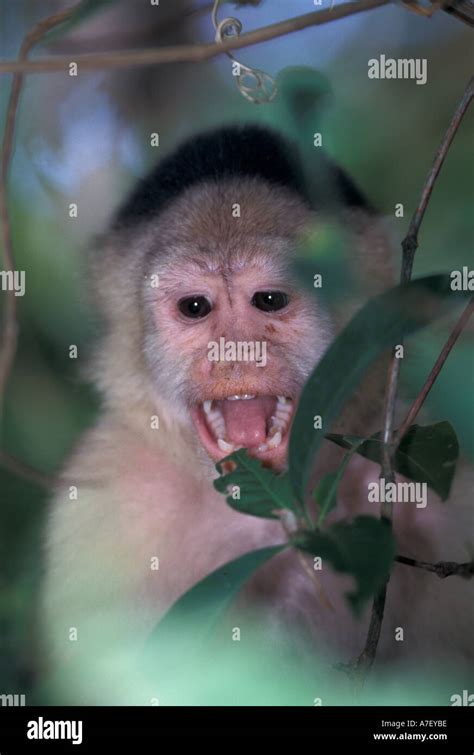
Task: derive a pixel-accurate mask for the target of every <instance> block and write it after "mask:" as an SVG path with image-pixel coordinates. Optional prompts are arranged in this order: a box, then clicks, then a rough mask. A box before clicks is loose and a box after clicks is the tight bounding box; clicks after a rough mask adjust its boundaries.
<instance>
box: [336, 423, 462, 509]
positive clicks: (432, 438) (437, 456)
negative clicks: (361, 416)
mask: <svg viewBox="0 0 474 755" xmlns="http://www.w3.org/2000/svg"><path fill="white" fill-rule="evenodd" d="M326 437H327V438H328V439H329V440H332V441H333V442H334V443H336V444H337V445H338V446H341V447H342V448H347V449H352V450H353V451H356V452H357V453H359V454H361V456H364V457H365V458H366V459H370V460H371V461H374V462H375V463H376V464H380V463H381V461H382V448H383V443H382V441H381V439H380V433H377V434H376V435H373V436H372V437H371V438H369V439H367V440H365V441H364V440H363V438H355V437H354V436H353V435H337V434H334V433H329V434H328V435H327V436H326ZM458 457H459V443H458V439H457V437H456V433H455V431H454V428H453V426H452V425H451V424H450V423H449V422H437V423H436V424H434V425H427V426H425V427H422V426H421V425H412V426H411V427H410V428H409V430H408V431H407V433H406V434H405V435H404V437H403V438H402V440H401V443H400V445H399V447H398V449H397V452H396V454H395V458H394V466H395V470H396V471H397V472H398V473H399V474H401V475H404V477H408V479H410V480H414V481H415V482H426V483H427V485H428V486H429V487H430V488H431V489H432V490H434V491H435V493H437V494H438V495H439V497H440V498H441V500H442V501H445V500H446V499H447V498H448V497H449V492H450V490H451V484H452V481H453V478H454V472H455V471H456V461H457V459H458Z"/></svg>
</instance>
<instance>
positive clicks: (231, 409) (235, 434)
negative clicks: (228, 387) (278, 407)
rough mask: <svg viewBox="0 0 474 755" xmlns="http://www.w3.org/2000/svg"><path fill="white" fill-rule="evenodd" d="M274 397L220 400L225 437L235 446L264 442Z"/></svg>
mask: <svg viewBox="0 0 474 755" xmlns="http://www.w3.org/2000/svg"><path fill="white" fill-rule="evenodd" d="M275 401H276V400H275V398H274V397H272V396H258V397H257V398H253V399H249V400H247V401H229V400H228V399H226V400H225V401H220V402H219V404H220V409H221V412H222V414H223V417H224V421H225V428H226V439H227V440H228V441H229V442H230V443H233V444H234V445H236V446H244V447H245V448H251V447H252V446H259V445H260V444H261V443H264V442H265V439H266V437H267V424H268V420H269V419H270V417H271V415H272V413H273V410H274V407H275Z"/></svg>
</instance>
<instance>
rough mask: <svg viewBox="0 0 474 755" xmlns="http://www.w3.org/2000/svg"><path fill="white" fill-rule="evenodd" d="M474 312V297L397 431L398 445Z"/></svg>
mask: <svg viewBox="0 0 474 755" xmlns="http://www.w3.org/2000/svg"><path fill="white" fill-rule="evenodd" d="M473 312H474V298H473V299H471V300H470V302H469V304H468V305H467V307H466V308H465V309H464V311H463V313H462V315H461V317H460V318H459V320H458V321H457V323H456V325H455V326H454V328H453V330H452V332H451V335H450V336H449V338H448V340H447V341H446V343H445V344H444V346H443V348H442V350H441V353H440V355H439V357H438V359H437V360H436V362H435V363H434V365H433V368H432V370H431V372H430V374H429V375H428V377H427V379H426V382H425V384H424V386H423V388H422V389H421V391H420V393H419V394H418V396H417V398H416V400H415V401H414V402H413V404H412V406H411V408H410V410H409V412H408V414H407V416H406V417H405V419H404V420H403V422H402V424H401V425H400V427H399V428H398V430H397V433H396V436H397V437H396V441H397V445H398V444H399V443H400V441H401V440H402V438H403V436H404V435H405V433H406V432H407V430H408V428H409V427H410V426H411V425H412V424H413V421H414V419H415V417H416V416H417V414H418V412H419V411H420V409H421V407H422V406H423V404H424V402H425V399H426V397H427V395H428V393H429V392H430V390H431V389H432V387H433V385H434V383H435V380H436V378H437V377H438V375H439V373H440V372H441V369H442V367H443V365H444V363H445V361H446V359H447V358H448V356H449V354H450V352H451V349H452V348H453V346H454V344H455V343H456V341H457V340H458V338H459V336H460V335H461V333H462V330H463V328H464V326H465V325H466V323H467V321H468V320H469V318H470V316H471V315H472V313H473Z"/></svg>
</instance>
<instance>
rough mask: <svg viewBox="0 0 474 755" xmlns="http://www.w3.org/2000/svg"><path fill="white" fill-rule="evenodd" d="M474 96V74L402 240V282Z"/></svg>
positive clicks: (407, 271)
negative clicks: (436, 182)
mask: <svg viewBox="0 0 474 755" xmlns="http://www.w3.org/2000/svg"><path fill="white" fill-rule="evenodd" d="M473 96H474V76H473V77H472V78H471V80H470V81H469V84H468V85H467V87H466V90H465V92H464V94H463V96H462V99H461V101H460V103H459V105H458V107H457V108H456V111H455V113H454V115H453V117H452V119H451V123H450V124H449V126H448V128H447V130H446V133H445V135H444V137H443V139H442V141H441V144H440V146H439V148H438V151H437V153H436V157H435V159H434V161H433V165H432V166H431V170H430V172H429V173H428V177H427V179H426V181H425V185H424V186H423V191H422V193H421V199H420V202H419V204H418V207H417V208H416V210H415V212H414V214H413V217H412V219H411V223H410V225H409V226H408V233H407V235H406V236H405V238H404V239H403V241H402V249H403V261H402V275H401V280H402V283H403V282H405V281H408V280H410V278H411V272H412V268H413V260H414V257H415V252H416V250H417V248H418V233H419V230H420V226H421V222H422V220H423V218H424V216H425V212H426V208H427V207H428V202H429V201H430V197H431V193H432V191H433V187H434V185H435V181H436V179H437V178H438V175H439V172H440V170H441V167H442V165H443V163H444V159H445V157H446V155H447V153H448V150H449V148H450V146H451V143H452V141H453V139H454V137H455V136H456V133H457V130H458V128H459V125H460V123H461V121H462V119H463V117H464V115H465V113H466V110H467V109H468V107H469V105H470V102H471V100H472V97H473Z"/></svg>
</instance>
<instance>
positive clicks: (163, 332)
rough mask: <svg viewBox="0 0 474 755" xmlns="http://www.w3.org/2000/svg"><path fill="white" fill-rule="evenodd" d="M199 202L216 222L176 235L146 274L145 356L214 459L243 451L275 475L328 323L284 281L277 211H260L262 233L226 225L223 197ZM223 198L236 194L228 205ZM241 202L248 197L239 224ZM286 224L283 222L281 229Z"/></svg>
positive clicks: (286, 239) (284, 251) (255, 227)
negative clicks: (153, 277)
mask: <svg viewBox="0 0 474 755" xmlns="http://www.w3.org/2000/svg"><path fill="white" fill-rule="evenodd" d="M234 192H235V189H234ZM206 199H207V205H206V208H207V210H208V213H207V215H206V216H207V217H208V218H209V219H211V218H213V221H214V222H210V223H209V226H208V227H207V228H204V229H203V227H202V224H203V214H202V212H201V215H200V220H199V224H200V227H196V225H194V227H193V229H192V232H190V233H188V234H186V236H187V238H184V237H182V238H181V239H180V241H179V248H178V246H177V247H176V251H175V255H174V259H173V261H170V260H169V259H168V260H163V261H162V262H161V264H158V265H157V266H155V267H154V268H153V270H155V271H156V272H158V274H159V286H158V288H156V290H155V293H154V295H153V296H152V297H151V304H152V308H153V319H154V324H153V327H154V328H156V330H157V331H158V333H159V342H160V344H159V346H158V345H157V344H156V340H154V339H153V337H152V336H149V337H148V340H147V351H148V355H149V358H150V356H151V363H152V366H153V363H154V362H156V373H155V374H157V375H158V371H159V378H160V383H161V389H162V390H170V386H172V390H173V392H174V396H175V400H176V396H178V397H179V400H180V402H181V404H182V408H183V409H184V411H185V412H186V414H187V416H188V418H189V420H190V422H191V423H192V426H193V429H194V432H195V435H196V440H197V441H198V442H199V443H200V444H201V445H202V446H203V448H204V449H205V450H206V452H207V453H208V455H209V456H210V457H211V458H212V459H213V460H214V461H218V460H220V459H222V458H223V457H225V456H227V455H228V454H229V453H231V452H232V451H234V450H236V449H238V448H246V449H248V451H249V453H250V455H251V456H254V457H256V458H258V459H260V460H261V461H262V462H264V463H265V464H266V465H268V466H272V467H273V468H275V469H281V468H283V467H284V465H285V462H286V456H287V446H288V437H289V430H290V427H291V422H292V418H293V416H294V412H295V407H296V404H297V401H298V398H299V395H300V392H301V389H302V386H303V384H304V381H305V379H306V377H307V375H308V374H309V372H310V370H311V369H312V367H313V365H314V363H315V362H316V361H317V359H318V357H319V356H320V355H321V353H322V351H323V350H324V347H325V346H326V344H327V342H328V339H329V332H328V326H327V320H326V318H325V317H324V315H322V314H321V313H320V312H318V310H317V306H316V302H315V301H314V299H313V297H312V295H308V294H306V293H305V292H303V291H302V290H300V289H299V288H298V286H297V285H296V284H295V281H294V279H293V277H292V275H291V272H290V265H289V257H290V256H291V254H292V253H293V252H294V244H295V240H294V238H292V235H291V233H286V234H285V235H283V234H282V233H281V229H277V230H280V233H278V234H275V233H274V232H271V231H274V228H272V227H271V226H270V227H268V214H269V213H271V214H274V213H275V208H274V206H271V207H270V208H269V206H268V203H265V202H264V203H263V207H262V206H261V207H260V210H261V212H264V213H266V215H265V218H266V225H265V226H264V227H263V228H262V222H261V221H260V224H259V223H258V222H254V223H252V222H251V221H250V222H249V218H248V217H247V222H246V223H242V222H240V224H239V220H238V219H234V220H233V219H232V217H231V216H230V219H228V220H227V226H229V227H227V226H226V224H225V223H224V222H223V219H222V203H223V204H224V207H225V206H226V197H225V194H224V196H222V194H221V195H220V196H219V202H218V204H217V205H216V204H215V202H216V199H217V198H216V197H213V199H214V206H213V209H212V211H211V212H210V213H209V197H206ZM230 199H232V200H233V202H234V201H235V199H236V198H235V193H231V196H230V197H229V201H228V206H229V207H230V206H231V205H232V202H231V201H230ZM277 199H278V195H277ZM262 201H263V200H262V197H261V196H259V202H260V205H262ZM248 202H249V198H248V192H247V193H246V195H245V197H241V218H242V215H243V213H244V212H245V209H246V208H247V207H248V206H249V205H248ZM217 208H219V210H220V213H219V211H218V209H217ZM287 209H288V208H286V210H287ZM299 209H300V208H299ZM300 212H301V209H300ZM253 218H254V221H256V217H255V214H253ZM187 222H189V216H187ZM259 225H260V227H259ZM290 225H291V221H290V220H288V224H287V226H286V228H285V231H289V230H290V228H289V226H290ZM280 226H281V222H280ZM229 229H230V230H229ZM190 230H191V229H190ZM203 231H204V233H203ZM155 332H156V331H155ZM154 350H156V360H155V358H154V354H153V353H152V351H154Z"/></svg>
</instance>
